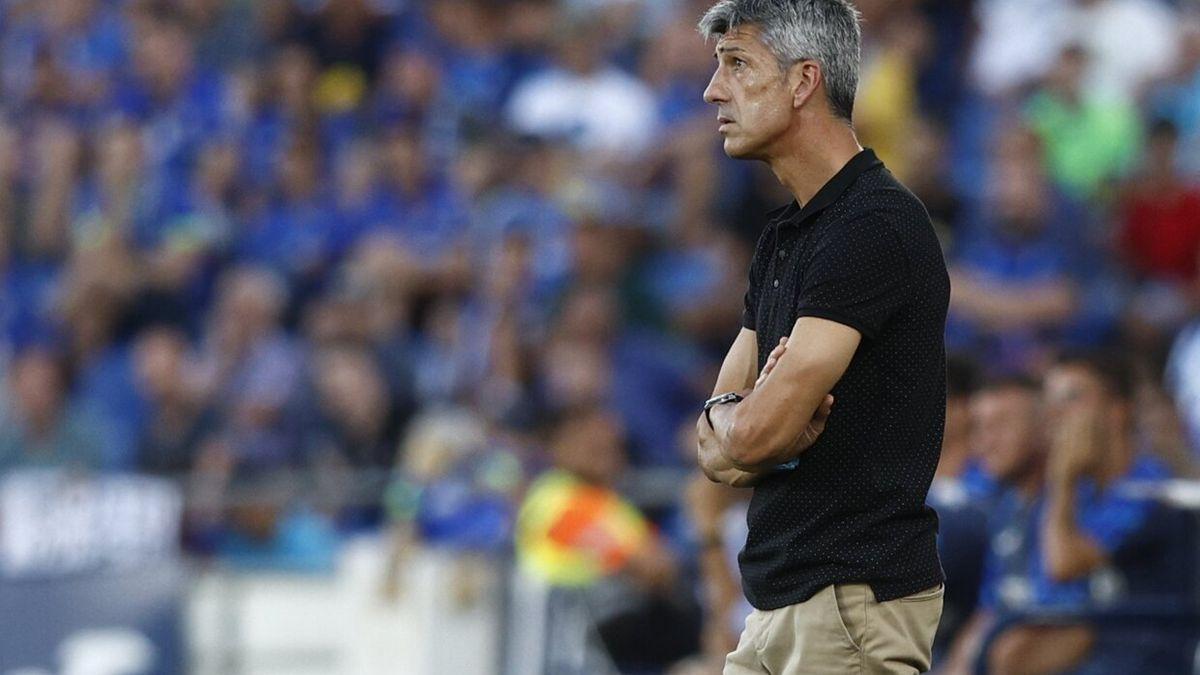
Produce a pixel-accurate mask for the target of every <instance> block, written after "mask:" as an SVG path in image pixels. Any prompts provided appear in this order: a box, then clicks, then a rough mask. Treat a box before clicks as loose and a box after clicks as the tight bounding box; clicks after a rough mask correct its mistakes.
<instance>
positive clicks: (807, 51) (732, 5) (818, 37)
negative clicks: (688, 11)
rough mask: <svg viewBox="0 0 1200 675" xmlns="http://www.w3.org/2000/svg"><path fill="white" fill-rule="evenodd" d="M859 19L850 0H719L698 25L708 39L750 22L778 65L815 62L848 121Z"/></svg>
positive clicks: (854, 82)
mask: <svg viewBox="0 0 1200 675" xmlns="http://www.w3.org/2000/svg"><path fill="white" fill-rule="evenodd" d="M860 18H861V15H860V14H859V12H858V9H856V8H855V7H854V5H852V4H851V3H850V2H849V0H720V1H719V2H717V3H716V4H715V5H713V6H712V7H710V8H709V10H708V11H707V12H705V13H704V17H703V18H702V19H700V25H699V29H700V34H701V35H703V36H704V37H705V39H708V38H711V37H715V36H720V35H724V34H725V33H727V32H728V31H729V30H730V29H732V28H734V27H735V26H739V25H742V24H754V25H755V26H757V27H758V28H759V30H760V31H761V32H762V41H763V43H764V44H765V45H766V46H767V49H770V50H771V53H772V54H774V55H775V58H776V60H778V61H779V66H780V68H787V67H788V66H790V65H792V64H793V63H796V62H798V61H802V60H804V59H812V60H814V61H816V62H817V63H818V64H820V66H821V74H822V75H823V76H824V79H825V91H826V93H827V95H828V97H829V103H830V105H831V106H832V108H833V111H834V113H835V114H836V115H838V116H839V117H842V118H844V119H846V120H847V121H849V120H850V116H851V114H852V113H853V112H854V94H855V91H856V90H857V89H858V65H859V60H860V59H861V58H862V29H861V28H860V27H859V19H860Z"/></svg>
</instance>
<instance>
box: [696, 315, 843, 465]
mask: <svg viewBox="0 0 1200 675" xmlns="http://www.w3.org/2000/svg"><path fill="white" fill-rule="evenodd" d="M861 339H862V336H861V335H860V334H859V332H858V331H857V330H855V329H853V328H850V327H849V326H845V325H843V324H840V323H837V322H835V321H829V320H826V319H819V318H816V317H801V318H800V319H798V320H797V321H796V323H795V325H794V326H793V327H792V334H791V335H790V336H788V337H787V338H784V339H783V340H781V341H780V344H779V346H778V347H776V348H775V350H774V351H772V352H771V354H770V356H769V357H768V359H767V364H766V365H765V366H764V367H763V370H762V372H761V373H758V372H757V369H758V344H757V338H756V336H755V332H754V331H752V330H749V329H747V328H743V329H742V331H741V332H740V333H738V336H737V339H736V340H734V342H733V346H732V347H730V349H729V353H728V354H727V355H726V356H725V361H724V363H722V365H721V371H720V374H719V375H718V376H717V384H716V386H715V387H714V388H713V392H714V394H717V393H722V392H727V391H737V392H740V393H742V394H743V395H744V396H745V397H746V398H745V400H743V401H742V402H740V403H737V404H725V405H718V406H715V407H714V408H712V410H711V411H709V412H710V414H709V417H711V419H712V426H711V427H710V426H709V421H708V419H706V417H705V415H704V414H703V413H701V414H700V417H699V418H698V419H697V420H696V434H697V439H698V442H697V457H698V460H699V463H700V468H701V470H702V471H704V475H706V476H708V478H709V479H710V480H712V481H714V482H718V483H725V484H726V485H732V486H734V487H749V486H751V485H753V484H755V483H757V482H758V481H759V480H760V479H761V478H762V477H763V476H764V475H766V473H767V472H769V471H771V470H773V469H774V468H775V467H776V466H778V465H779V464H783V463H785V462H788V461H790V460H791V459H794V458H795V457H798V456H799V455H800V453H802V452H804V451H805V450H807V449H808V448H809V446H811V445H812V444H813V442H815V441H816V440H817V437H818V436H819V435H820V434H821V432H822V431H824V429H825V421H826V419H827V418H828V416H829V413H830V410H831V408H832V405H833V397H832V396H829V391H830V390H831V389H833V386H834V385H835V384H836V383H837V381H838V380H839V379H841V377H842V375H843V374H844V373H845V372H846V368H847V367H848V366H849V365H850V360H851V359H852V358H853V357H854V352H855V351H856V350H857V349H858V345H859V342H860V341H861Z"/></svg>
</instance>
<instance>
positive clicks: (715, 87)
mask: <svg viewBox="0 0 1200 675" xmlns="http://www.w3.org/2000/svg"><path fill="white" fill-rule="evenodd" d="M725 100H727V97H726V96H725V89H724V88H723V87H721V85H720V83H719V82H718V81H717V74H716V73H713V76H712V79H711V80H709V81H708V86H707V87H705V88H704V102H705V103H720V102H722V101H725Z"/></svg>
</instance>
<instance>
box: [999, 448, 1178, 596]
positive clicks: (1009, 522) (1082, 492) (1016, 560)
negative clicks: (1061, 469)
mask: <svg viewBox="0 0 1200 675" xmlns="http://www.w3.org/2000/svg"><path fill="white" fill-rule="evenodd" d="M1169 476H1170V471H1169V470H1168V469H1167V467H1166V465H1165V464H1163V463H1162V461H1161V460H1159V459H1157V458H1155V457H1152V456H1149V455H1146V454H1142V455H1139V456H1138V457H1137V458H1136V460H1135V461H1134V463H1133V465H1132V467H1131V468H1130V470H1129V472H1128V474H1127V475H1126V477H1125V478H1124V479H1122V480H1121V481H1118V482H1116V483H1114V484H1113V485H1110V486H1108V487H1107V488H1104V489H1101V488H1100V487H1099V486H1097V485H1096V483H1095V482H1094V481H1092V480H1090V479H1085V480H1083V481H1081V482H1080V484H1079V486H1078V488H1077V490H1076V500H1077V501H1076V505H1077V507H1076V508H1077V513H1078V523H1079V525H1080V528H1081V529H1082V531H1083V532H1084V533H1086V534H1087V535H1088V536H1089V537H1090V538H1091V539H1092V540H1093V541H1094V542H1095V543H1096V544H1097V545H1098V546H1100V548H1101V549H1102V550H1103V551H1104V553H1105V554H1106V555H1107V556H1109V558H1110V559H1111V556H1112V554H1113V553H1114V552H1115V551H1116V550H1117V549H1118V548H1119V547H1120V546H1121V544H1122V543H1124V542H1125V541H1127V540H1128V539H1129V537H1130V536H1131V535H1132V534H1134V533H1135V532H1136V531H1137V530H1138V528H1140V527H1142V526H1143V525H1144V524H1145V523H1146V519H1147V517H1148V516H1149V514H1150V513H1151V510H1152V506H1153V503H1152V502H1150V501H1147V500H1144V499H1137V498H1132V497H1128V496H1125V495H1124V494H1122V484H1123V483H1125V482H1126V481H1137V480H1161V479H1165V478H1167V477H1169ZM1044 508H1045V502H1044V500H1043V498H1042V496H1041V495H1039V496H1037V497H1035V498H1033V499H1029V498H1027V497H1025V496H1024V495H1022V494H1021V492H1020V491H1019V490H1017V489H1015V488H1008V489H1005V490H1004V491H1002V492H1001V493H1000V494H999V495H998V497H997V499H996V500H995V501H994V502H993V505H992V507H991V508H990V509H989V532H990V533H991V545H990V547H989V550H988V557H987V561H986V563H985V565H984V581H983V587H982V588H981V590H980V597H979V603H980V606H981V607H983V608H985V609H992V610H1006V609H1007V610H1026V609H1035V608H1038V609H1045V608H1055V607H1060V608H1061V607H1078V606H1081V605H1085V604H1087V603H1089V602H1090V601H1092V600H1094V599H1107V598H1103V597H1101V598H1097V597H1096V596H1097V595H1100V594H1102V593H1103V592H1104V590H1103V589H1102V588H1100V587H1096V588H1093V585H1092V584H1091V583H1090V580H1089V579H1088V578H1083V579H1078V580H1075V581H1070V582H1056V581H1054V580H1053V579H1051V578H1050V576H1049V574H1048V573H1047V571H1046V568H1045V562H1044V559H1043V554H1042V549H1041V543H1040V540H1041V527H1040V525H1041V522H1042V518H1043V513H1044Z"/></svg>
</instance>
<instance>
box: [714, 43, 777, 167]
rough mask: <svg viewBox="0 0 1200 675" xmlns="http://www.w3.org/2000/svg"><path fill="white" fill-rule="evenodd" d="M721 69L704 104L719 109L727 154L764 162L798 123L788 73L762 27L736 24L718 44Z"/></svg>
mask: <svg viewBox="0 0 1200 675" xmlns="http://www.w3.org/2000/svg"><path fill="white" fill-rule="evenodd" d="M715 56H716V58H717V70H716V72H715V73H713V76H712V80H711V81H709V83H708V87H707V88H705V90H704V101H705V102H706V103H712V104H714V105H716V106H717V117H718V125H719V126H718V129H717V130H718V131H719V132H720V134H721V135H722V136H724V137H725V154H727V155H729V156H730V157H733V158H735V159H764V158H766V157H767V156H768V155H769V153H770V151H771V147H772V145H773V144H774V143H775V141H776V140H778V139H779V137H780V136H782V135H783V134H784V132H786V131H787V129H788V127H789V126H791V124H792V115H793V112H794V111H793V105H792V103H793V99H794V97H793V95H792V92H791V88H790V87H789V86H788V77H787V71H786V70H784V69H782V68H780V67H779V62H778V61H777V60H776V59H775V56H774V55H773V54H771V52H770V50H768V49H767V47H766V46H765V45H764V44H763V43H762V41H761V40H760V39H759V31H758V28H757V27H756V26H753V25H743V26H736V27H734V28H732V29H730V30H729V32H727V33H725V35H723V36H721V39H720V40H718V41H717V46H716V52H715Z"/></svg>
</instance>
